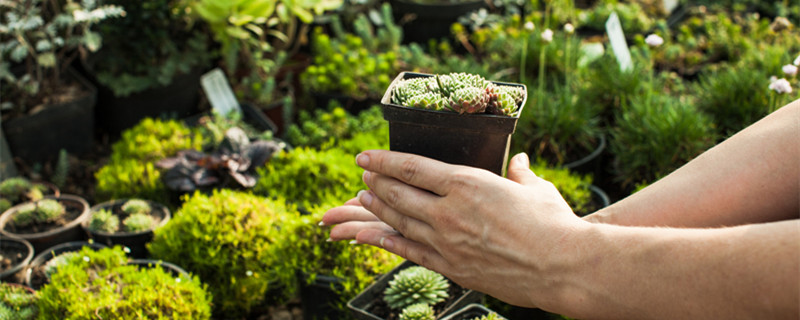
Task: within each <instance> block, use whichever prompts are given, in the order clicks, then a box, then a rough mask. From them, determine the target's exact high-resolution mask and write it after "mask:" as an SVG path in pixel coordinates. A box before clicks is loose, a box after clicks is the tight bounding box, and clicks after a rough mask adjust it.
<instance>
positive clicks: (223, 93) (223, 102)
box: [200, 68, 242, 115]
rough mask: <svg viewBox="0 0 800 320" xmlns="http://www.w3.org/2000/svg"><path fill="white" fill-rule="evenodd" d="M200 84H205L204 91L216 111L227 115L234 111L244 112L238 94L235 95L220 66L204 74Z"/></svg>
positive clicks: (212, 108)
mask: <svg viewBox="0 0 800 320" xmlns="http://www.w3.org/2000/svg"><path fill="white" fill-rule="evenodd" d="M200 84H201V85H202V86H203V92H205V93H206V97H208V102H209V103H210V104H211V110H213V111H214V113H219V114H223V115H226V114H228V113H230V112H232V111H235V112H237V113H241V112H242V111H241V109H240V108H239V102H238V101H237V100H236V96H234V95H233V89H231V85H230V83H228V79H227V78H225V74H224V73H223V72H222V70H220V68H215V69H214V70H211V71H209V72H207V73H206V74H204V75H203V76H202V77H201V78H200Z"/></svg>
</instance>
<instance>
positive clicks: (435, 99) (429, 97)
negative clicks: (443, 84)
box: [405, 92, 451, 110]
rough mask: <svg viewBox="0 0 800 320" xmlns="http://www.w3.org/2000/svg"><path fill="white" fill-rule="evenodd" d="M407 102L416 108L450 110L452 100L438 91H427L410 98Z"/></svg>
mask: <svg viewBox="0 0 800 320" xmlns="http://www.w3.org/2000/svg"><path fill="white" fill-rule="evenodd" d="M405 104H406V105H408V106H411V107H414V108H420V109H429V110H445V109H447V110H449V109H450V108H451V107H450V101H448V100H447V98H445V97H443V96H442V95H441V94H439V93H436V92H425V93H422V94H418V95H415V96H412V97H410V98H408V99H407V100H406V101H405Z"/></svg>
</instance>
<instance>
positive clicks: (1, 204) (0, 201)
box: [0, 198, 14, 212]
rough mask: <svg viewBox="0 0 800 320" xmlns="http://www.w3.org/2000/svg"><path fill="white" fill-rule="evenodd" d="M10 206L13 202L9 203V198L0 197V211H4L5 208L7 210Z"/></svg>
mask: <svg viewBox="0 0 800 320" xmlns="http://www.w3.org/2000/svg"><path fill="white" fill-rule="evenodd" d="M12 206H14V204H13V203H11V200H8V199H6V198H0V212H5V211H6V210H8V208H11V207H12Z"/></svg>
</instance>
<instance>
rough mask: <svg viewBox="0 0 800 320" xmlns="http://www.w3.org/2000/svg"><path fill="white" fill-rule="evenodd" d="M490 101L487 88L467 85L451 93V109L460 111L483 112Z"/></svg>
mask: <svg viewBox="0 0 800 320" xmlns="http://www.w3.org/2000/svg"><path fill="white" fill-rule="evenodd" d="M488 102H489V96H488V95H487V94H486V90H485V89H481V88H476V87H465V88H461V89H458V90H456V91H455V92H453V93H452V94H451V95H450V109H452V110H453V111H455V112H458V113H462V114H463V113H483V112H484V111H486V107H487V105H488Z"/></svg>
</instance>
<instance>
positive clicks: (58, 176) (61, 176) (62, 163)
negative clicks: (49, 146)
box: [51, 149, 69, 188]
mask: <svg viewBox="0 0 800 320" xmlns="http://www.w3.org/2000/svg"><path fill="white" fill-rule="evenodd" d="M68 175H69V154H68V153H67V150H65V149H61V150H59V151H58V160H56V169H55V171H54V172H53V177H52V178H51V180H53V184H55V185H56V187H59V188H63V187H64V186H66V184H67V176H68Z"/></svg>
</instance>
